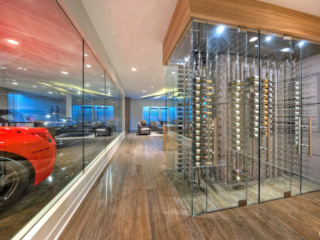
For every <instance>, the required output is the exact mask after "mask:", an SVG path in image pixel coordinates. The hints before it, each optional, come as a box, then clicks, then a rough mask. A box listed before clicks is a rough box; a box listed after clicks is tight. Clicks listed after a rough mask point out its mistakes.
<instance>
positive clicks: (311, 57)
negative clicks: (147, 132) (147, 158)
mask: <svg viewBox="0 0 320 240" xmlns="http://www.w3.org/2000/svg"><path fill="white" fill-rule="evenodd" d="M319 56H320V45H319V44H315V43H309V42H306V41H302V40H300V39H294V38H292V37H284V36H280V35H277V34H273V33H270V32H264V31H262V30H252V29H246V28H241V27H235V26H226V25H222V24H216V23H211V22H205V21H200V20H199V21H198V20H193V21H192V22H191V23H190V25H189V27H188V28H187V30H186V32H185V35H184V37H183V38H182V39H181V41H180V42H179V44H178V45H177V47H176V49H175V51H174V53H173V54H172V58H171V60H170V63H169V64H168V66H166V94H167V100H166V106H167V108H168V109H175V111H176V115H173V116H170V115H167V119H168V123H169V124H168V126H167V133H166V169H167V171H168V174H169V176H170V178H171V180H172V181H173V183H174V185H175V187H176V188H177V190H178V192H179V193H180V196H181V198H182V200H183V201H184V202H185V204H186V206H187V208H188V209H189V211H190V212H191V215H199V214H203V213H207V212H211V211H216V210H219V209H226V208H231V207H238V206H244V205H249V204H254V203H259V202H264V201H269V200H274V199H279V198H284V197H290V196H294V195H299V194H301V193H305V192H310V191H315V190H320V174H319V167H320V165H319V159H318V158H319V156H320V154H318V153H317V149H316V147H314V146H317V144H318V142H317V141H318V140H317V138H318V135H317V134H318V132H319V131H318V127H317V126H318V122H319V121H318V115H319V114H318V113H317V112H318V107H317V106H318V96H319V94H318V90H319V87H318V86H317V84H318V82H319V81H320V74H319Z"/></svg>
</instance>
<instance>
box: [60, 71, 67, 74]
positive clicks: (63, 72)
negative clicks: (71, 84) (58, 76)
mask: <svg viewBox="0 0 320 240" xmlns="http://www.w3.org/2000/svg"><path fill="white" fill-rule="evenodd" d="M60 72H61V73H62V74H68V72H65V71H60Z"/></svg>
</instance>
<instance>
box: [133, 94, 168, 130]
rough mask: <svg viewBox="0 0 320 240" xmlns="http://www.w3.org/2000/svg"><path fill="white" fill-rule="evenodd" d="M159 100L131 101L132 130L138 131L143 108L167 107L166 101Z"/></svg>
mask: <svg viewBox="0 0 320 240" xmlns="http://www.w3.org/2000/svg"><path fill="white" fill-rule="evenodd" d="M156 101H157V100H155V99H145V100H141V99H131V103H130V108H131V109H130V130H133V131H137V125H138V122H140V121H141V119H142V107H143V106H152V107H153V106H155V107H157V106H159V107H165V105H166V101H165V100H159V101H158V102H156Z"/></svg>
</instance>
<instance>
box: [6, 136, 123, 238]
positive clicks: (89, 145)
mask: <svg viewBox="0 0 320 240" xmlns="http://www.w3.org/2000/svg"><path fill="white" fill-rule="evenodd" d="M119 134H120V132H115V133H114V135H113V136H108V137H102V136H101V137H97V138H95V137H94V136H93V134H92V135H91V136H87V137H86V138H85V139H84V140H83V139H82V138H81V137H80V138H79V137H78V138H59V137H58V138H57V139H56V141H57V144H58V146H57V156H56V160H55V165H54V169H53V172H52V174H51V176H50V177H48V178H47V179H46V180H44V181H43V182H41V183H40V184H38V185H37V186H33V185H29V186H28V188H27V189H26V190H25V191H24V192H23V193H22V195H21V196H20V198H19V199H18V200H17V201H15V202H14V203H12V204H11V205H10V206H9V207H8V208H7V209H5V210H3V211H0V240H7V239H10V238H11V237H12V236H14V235H15V234H16V233H17V232H18V231H19V230H20V229H21V228H22V227H23V226H24V225H26V224H27V223H28V222H29V221H30V220H31V219H32V218H33V217H34V216H35V215H36V214H37V213H38V212H39V211H40V210H42V209H43V208H44V207H45V206H46V205H47V204H48V203H49V202H50V201H51V200H52V199H53V198H54V197H55V196H56V195H57V194H58V193H59V192H60V191H61V190H62V189H64V188H65V187H66V186H67V184H68V183H69V182H71V181H72V180H73V179H74V178H75V177H76V176H77V175H78V174H79V173H81V172H83V167H84V166H85V167H86V166H88V165H89V164H90V162H92V161H93V160H94V158H95V157H96V156H97V155H98V154H99V153H100V152H101V151H103V149H104V148H105V147H106V145H108V144H110V143H111V142H112V141H113V140H114V139H115V138H116V137H117V136H118V135H119ZM83 143H84V145H83ZM83 146H84V147H83ZM83 153H84V156H85V157H84V158H83Z"/></svg>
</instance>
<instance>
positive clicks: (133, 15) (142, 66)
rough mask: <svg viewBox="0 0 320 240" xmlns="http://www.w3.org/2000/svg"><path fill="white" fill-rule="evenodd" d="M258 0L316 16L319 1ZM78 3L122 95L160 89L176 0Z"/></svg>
mask: <svg viewBox="0 0 320 240" xmlns="http://www.w3.org/2000/svg"><path fill="white" fill-rule="evenodd" d="M262 1H263V2H268V3H271V4H276V5H280V6H283V7H287V8H291V9H295V10H299V11H304V12H306V13H310V14H313V15H317V16H320V0H303V1H302V0H262ZM81 2H82V4H83V6H84V8H85V10H86V12H87V13H88V15H89V18H90V20H91V22H92V24H93V26H94V28H95V30H96V31H97V33H98V35H99V37H100V39H101V41H102V43H103V45H104V47H105V49H106V52H107V53H108V55H109V57H110V58H111V60H112V63H113V65H114V67H115V70H116V71H117V73H118V75H119V78H120V80H121V82H122V84H123V86H124V88H125V91H126V96H127V97H131V98H140V97H142V96H143V95H147V94H151V93H155V92H158V91H161V90H163V89H164V87H165V86H164V84H165V81H164V79H165V68H164V66H162V42H163V40H164V37H165V35H166V31H167V29H168V26H169V23H170V20H171V17H172V14H173V12H174V9H175V6H176V3H177V0H134V1H133V0H81ZM152 53H154V56H153V55H152ZM131 68H136V69H137V71H136V72H133V71H132V70H131ZM153 79H154V80H153ZM152 86H153V88H152ZM143 90H144V91H145V92H143Z"/></svg>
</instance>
